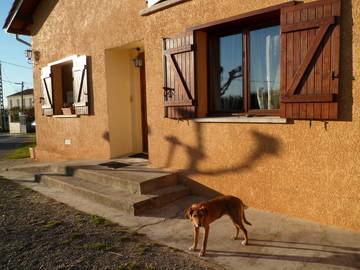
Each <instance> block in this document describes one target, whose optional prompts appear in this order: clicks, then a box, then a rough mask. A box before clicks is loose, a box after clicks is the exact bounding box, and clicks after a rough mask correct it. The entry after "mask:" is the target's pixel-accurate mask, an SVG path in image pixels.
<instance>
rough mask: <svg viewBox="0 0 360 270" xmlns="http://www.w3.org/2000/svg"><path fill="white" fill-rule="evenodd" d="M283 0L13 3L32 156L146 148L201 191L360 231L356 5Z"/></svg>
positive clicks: (99, 155) (154, 161) (11, 29)
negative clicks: (29, 97) (30, 87)
mask: <svg viewBox="0 0 360 270" xmlns="http://www.w3.org/2000/svg"><path fill="white" fill-rule="evenodd" d="M285 1H286V0H272V1H263V0H253V1H246V0H236V1H235V0H223V1H210V0H166V1H161V2H159V3H156V4H154V5H152V6H151V7H147V4H146V2H145V1H143V0H136V1H134V0H123V1H101V0H93V1H85V0H79V1H65V0H47V1H41V0H15V1H14V5H13V7H12V9H11V11H10V12H9V15H8V17H7V20H6V22H5V25H4V28H5V30H6V31H7V32H8V33H13V34H21V35H30V36H31V37H32V50H33V52H34V53H36V55H37V57H36V59H34V60H33V61H34V84H35V85H34V87H35V93H34V100H35V102H34V104H35V110H36V123H37V134H36V136H37V147H36V157H37V159H39V160H64V159H107V158H114V157H117V156H121V155H125V154H130V153H138V152H148V154H149V162H150V164H151V166H153V167H156V168H163V169H167V170H172V171H176V172H178V173H179V175H180V177H181V180H182V181H183V182H184V183H186V184H187V185H189V186H190V188H191V189H192V190H193V191H194V192H198V193H203V194H214V193H221V194H232V195H235V196H238V197H240V198H242V199H243V200H244V201H245V202H246V203H247V204H248V205H251V206H253V207H256V208H260V209H266V210H271V211H276V212H279V213H283V214H286V215H291V216H296V217H299V218H303V219H309V220H313V221H316V222H321V223H324V224H329V225H335V226H339V227H342V228H347V229H353V230H360V219H359V213H360V204H359V201H360V182H359V179H360V170H359V164H360V154H359V153H360V140H359V138H360V110H359V106H360V95H359V93H360V83H359V80H358V78H357V75H358V74H359V72H360V67H359V65H358V63H359V59H358V55H357V54H356V53H355V51H356V48H358V47H360V39H359V38H358V37H357V36H355V35H354V33H355V32H357V31H359V30H360V14H359V13H358V12H357V11H358V10H359V9H360V2H359V1H355V0H353V1H345V0H320V1H313V0H304V1H303V2H299V1H287V2H285ZM63 107H70V108H71V110H72V111H71V112H70V114H67V115H66V114H63V113H62V108H63Z"/></svg>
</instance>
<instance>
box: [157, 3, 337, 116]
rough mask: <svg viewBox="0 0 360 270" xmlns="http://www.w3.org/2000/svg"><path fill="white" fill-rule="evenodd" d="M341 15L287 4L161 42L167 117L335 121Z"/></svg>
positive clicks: (321, 6) (328, 7)
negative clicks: (219, 116) (162, 46)
mask: <svg viewBox="0 0 360 270" xmlns="http://www.w3.org/2000/svg"><path fill="white" fill-rule="evenodd" d="M340 12H341V1H340V0H327V1H313V2H308V3H305V4H304V3H297V2H295V1H291V2H286V3H284V4H280V5H276V6H272V7H267V8H264V9H261V10H255V11H251V12H249V13H247V14H240V15H236V16H233V17H231V18H226V19H222V20H220V21H215V22H208V23H205V24H203V25H200V26H197V27H193V28H190V29H188V30H187V32H186V33H184V34H179V35H177V36H173V37H169V38H166V39H164V43H163V44H164V54H163V55H164V99H165V102H164V107H165V108H164V111H165V117H168V118H174V119H186V118H188V119H189V118H195V117H208V116H213V115H215V116H217V115H225V116H226V115H246V116H262V115H277V116H281V117H284V118H288V119H337V115H338V101H337V95H338V91H339V76H338V75H339V71H340V65H339V63H340V50H339V49H340V24H339V20H338V18H339V17H340Z"/></svg>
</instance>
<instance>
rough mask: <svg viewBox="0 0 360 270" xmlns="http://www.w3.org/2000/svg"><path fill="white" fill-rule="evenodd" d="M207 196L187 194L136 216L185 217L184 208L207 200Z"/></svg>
mask: <svg viewBox="0 0 360 270" xmlns="http://www.w3.org/2000/svg"><path fill="white" fill-rule="evenodd" d="M208 199H209V198H208V197H203V196H197V195H188V196H185V197H183V198H181V199H178V200H176V201H173V202H171V203H168V204H167V205H165V206H162V207H160V208H156V209H151V210H148V211H145V212H143V213H141V214H139V215H138V216H142V217H157V218H166V219H185V215H184V214H185V210H186V209H187V208H188V207H190V206H191V205H192V204H194V203H199V202H201V201H206V200H208Z"/></svg>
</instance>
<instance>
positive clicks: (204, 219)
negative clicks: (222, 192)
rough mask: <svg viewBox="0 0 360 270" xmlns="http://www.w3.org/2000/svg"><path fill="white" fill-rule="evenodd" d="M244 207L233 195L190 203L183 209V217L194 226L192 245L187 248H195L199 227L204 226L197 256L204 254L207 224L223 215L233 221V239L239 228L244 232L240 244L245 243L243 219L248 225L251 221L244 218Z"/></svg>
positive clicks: (245, 232) (246, 238) (236, 235)
mask: <svg viewBox="0 0 360 270" xmlns="http://www.w3.org/2000/svg"><path fill="white" fill-rule="evenodd" d="M244 208H245V205H244V204H243V202H242V201H241V200H240V199H238V198H236V197H233V196H219V197H216V198H214V199H211V200H208V201H205V202H200V203H196V204H193V205H191V206H190V207H189V208H188V209H186V210H185V217H186V218H188V219H190V220H191V223H192V224H193V226H194V235H193V245H192V246H191V247H190V248H189V250H193V251H195V250H196V247H197V244H198V240H199V229H200V227H204V229H205V236H204V240H203V244H202V248H201V250H200V253H199V256H204V255H205V253H206V244H207V239H208V236H209V225H210V223H211V222H213V221H215V220H216V219H218V218H220V217H222V216H223V215H229V216H230V218H231V220H232V222H233V223H234V226H235V228H236V231H235V235H234V237H233V239H237V238H238V236H239V230H241V231H242V232H243V233H244V238H245V239H244V241H243V242H242V244H243V245H246V244H247V243H248V235H247V231H246V229H245V227H244V225H243V221H244V222H245V223H246V224H248V225H251V223H250V222H248V221H247V220H246V218H245V212H244Z"/></svg>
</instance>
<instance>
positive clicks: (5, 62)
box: [0, 60, 32, 70]
mask: <svg viewBox="0 0 360 270" xmlns="http://www.w3.org/2000/svg"><path fill="white" fill-rule="evenodd" d="M0 62H1V63H4V64H8V65H13V66H16V67H20V68H26V69H31V70H32V68H31V67H26V66H22V65H18V64H15V63H10V62H7V61H3V60H0Z"/></svg>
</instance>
